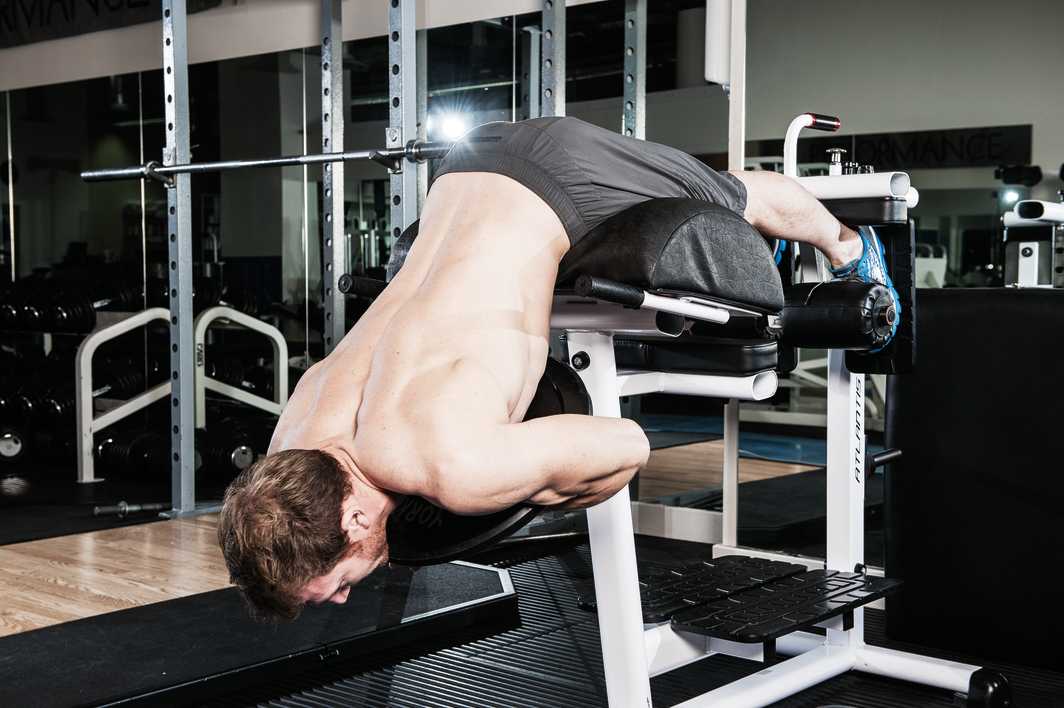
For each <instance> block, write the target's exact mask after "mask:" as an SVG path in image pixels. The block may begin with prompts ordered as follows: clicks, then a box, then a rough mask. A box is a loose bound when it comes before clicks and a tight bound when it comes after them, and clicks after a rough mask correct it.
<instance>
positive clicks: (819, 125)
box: [809, 113, 842, 133]
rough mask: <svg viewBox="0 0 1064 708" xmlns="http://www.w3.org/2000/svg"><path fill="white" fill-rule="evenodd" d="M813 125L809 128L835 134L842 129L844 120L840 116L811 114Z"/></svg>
mask: <svg viewBox="0 0 1064 708" xmlns="http://www.w3.org/2000/svg"><path fill="white" fill-rule="evenodd" d="M809 117H810V118H812V119H813V124H812V125H810V126H809V127H810V128H812V129H813V130H823V131H824V132H826V133H834V132H835V131H836V130H838V129H839V128H841V127H842V119H840V118H839V117H838V116H826V115H824V114H823V113H810V114H809Z"/></svg>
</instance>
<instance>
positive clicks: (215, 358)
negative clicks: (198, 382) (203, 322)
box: [204, 352, 273, 398]
mask: <svg viewBox="0 0 1064 708" xmlns="http://www.w3.org/2000/svg"><path fill="white" fill-rule="evenodd" d="M204 370H205V373H206V374H207V376H209V377H211V378H212V379H215V380H217V381H221V382H222V383H227V384H229V385H230V386H237V387H239V388H242V389H244V390H245V391H248V392H249V393H254V394H255V395H257V396H262V397H263V398H272V397H273V372H272V371H270V370H269V369H268V368H266V367H265V366H263V365H262V364H259V363H255V364H252V365H251V366H246V365H245V364H244V362H242V361H240V360H239V359H235V358H232V357H225V356H222V355H220V354H215V353H212V352H208V353H207V363H206V365H205V366H204Z"/></svg>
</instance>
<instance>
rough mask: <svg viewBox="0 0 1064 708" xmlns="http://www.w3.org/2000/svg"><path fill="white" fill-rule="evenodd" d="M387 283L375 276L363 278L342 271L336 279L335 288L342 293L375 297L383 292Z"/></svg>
mask: <svg viewBox="0 0 1064 708" xmlns="http://www.w3.org/2000/svg"><path fill="white" fill-rule="evenodd" d="M386 287H388V283H387V282H386V281H384V280H377V279H376V278H364V277H362V276H359V275H351V274H350V273H344V274H343V275H341V276H340V277H339V279H338V280H337V281H336V289H337V290H339V291H340V292H342V293H343V294H344V295H361V296H362V297H369V298H375V297H377V296H378V295H380V294H381V293H382V292H384V289H385V288H386Z"/></svg>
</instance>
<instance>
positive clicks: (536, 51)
mask: <svg viewBox="0 0 1064 708" xmlns="http://www.w3.org/2000/svg"><path fill="white" fill-rule="evenodd" d="M541 34H542V33H541V32H540V29H539V27H525V28H524V35H523V36H522V38H521V66H522V67H524V70H523V71H522V85H521V118H522V119H524V120H527V119H529V118H539V117H540V115H542V114H541V113H540V101H539V96H540V91H541V90H542V89H541V86H540V68H541V66H540V65H541V61H540V36H541Z"/></svg>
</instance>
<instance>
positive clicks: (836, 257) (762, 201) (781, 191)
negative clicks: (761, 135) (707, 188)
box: [731, 170, 863, 267]
mask: <svg viewBox="0 0 1064 708" xmlns="http://www.w3.org/2000/svg"><path fill="white" fill-rule="evenodd" d="M731 174H732V176H734V177H736V178H737V179H738V180H739V181H740V182H742V183H743V185H745V186H746V211H745V212H744V213H743V217H744V218H745V219H746V220H747V221H749V222H750V223H751V224H752V225H753V226H754V228H756V229H757V230H758V231H760V232H761V233H762V234H764V235H765V236H772V237H778V238H784V239H789V240H792V241H802V242H804V243H808V244H811V245H812V246H814V247H816V248H817V249H818V250H820V252H822V253H823V254H824V255H825V256H827V257H828V260H830V261H831V265H832V266H834V267H839V266H843V265H846V264H847V263H849V262H851V261H853V260H854V259H856V258H860V257H861V252H862V249H863V244H862V241H861V237H860V236H858V235H857V233H856V232H855V231H853V230H852V229H850V228H848V227H846V226H844V225H843V224H840V223H839V221H838V219H836V218H835V217H834V216H832V215H831V212H829V211H828V210H827V209H826V208H825V207H824V205H823V204H821V203H820V201H819V200H818V199H817V198H816V197H814V196H813V195H812V194H810V193H809V192H808V191H806V189H805V188H804V187H802V185H800V184H799V183H798V182H796V181H794V180H793V179H791V178H790V177H786V176H784V175H781V174H778V173H776V172H768V171H764V170H749V171H742V172H740V171H733V172H731Z"/></svg>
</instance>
